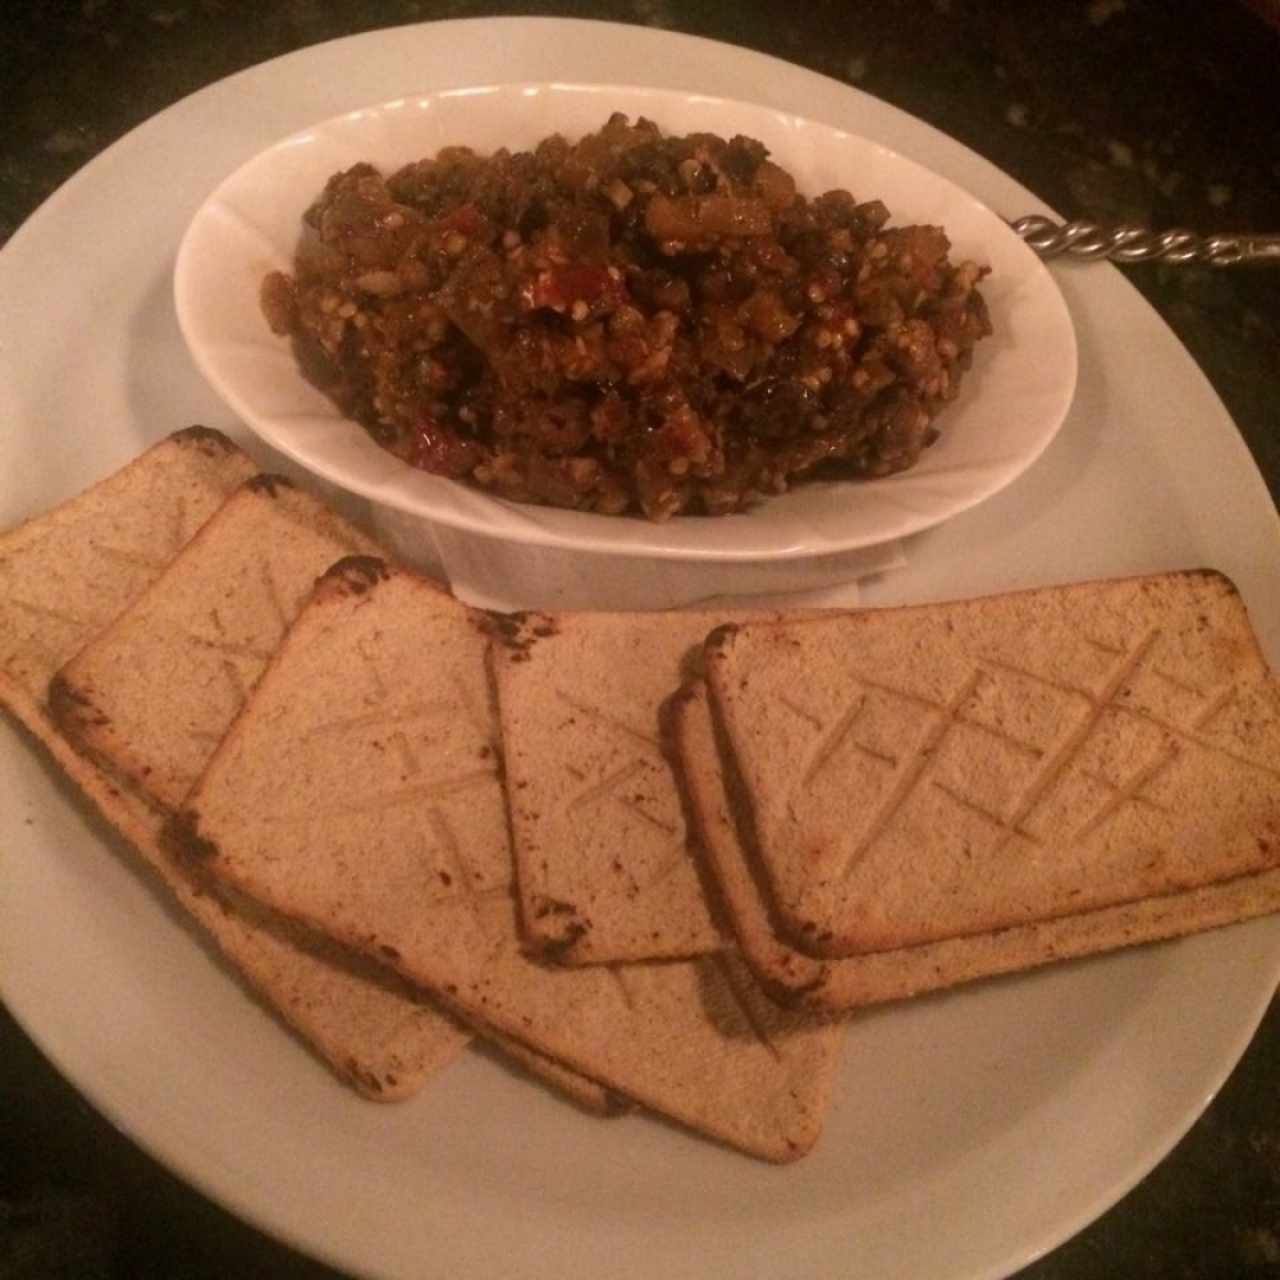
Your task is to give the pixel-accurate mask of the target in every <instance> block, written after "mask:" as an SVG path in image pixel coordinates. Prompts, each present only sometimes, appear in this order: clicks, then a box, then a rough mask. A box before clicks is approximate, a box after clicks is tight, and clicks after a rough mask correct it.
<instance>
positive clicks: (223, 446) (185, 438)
mask: <svg viewBox="0 0 1280 1280" xmlns="http://www.w3.org/2000/svg"><path fill="white" fill-rule="evenodd" d="M169 438H170V439H171V440H173V441H174V442H175V443H177V444H184V445H185V444H190V445H195V446H196V447H197V448H202V449H205V450H206V452H207V451H208V449H210V448H214V449H218V450H220V451H221V452H222V453H239V452H240V446H239V445H238V444H236V442H235V441H234V440H232V439H231V437H230V436H227V435H224V434H223V433H222V432H221V431H219V430H218V429H217V428H216V427H204V426H201V425H200V424H199V423H193V424H192V425H191V426H189V427H183V428H182V429H181V430H179V431H175V432H174V433H173V434H172V435H171V436H170V437H169Z"/></svg>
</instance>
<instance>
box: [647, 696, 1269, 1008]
mask: <svg viewBox="0 0 1280 1280" xmlns="http://www.w3.org/2000/svg"><path fill="white" fill-rule="evenodd" d="M672 721H673V732H674V735H675V738H676V742H677V745H678V751H679V756H680V762H681V773H682V775H683V777H684V779H685V782H686V785H687V788H688V795H689V800H690V806H691V809H692V812H693V814H694V817H693V819H692V821H693V825H694V827H695V829H696V831H697V833H698V836H699V839H700V842H701V848H702V849H703V851H704V854H705V856H706V858H707V859H708V862H709V864H710V867H711V871H712V878H713V880H714V881H715V884H716V887H717V890H718V892H719V894H720V900H721V902H722V904H723V906H724V909H725V915H726V916H727V918H728V919H729V921H730V922H731V924H732V928H733V931H734V934H735V936H736V938H737V941H738V944H739V947H740V949H741V953H742V956H743V958H744V959H745V960H746V962H747V964H748V965H749V966H750V967H751V970H752V972H753V973H754V974H755V976H756V978H757V979H758V981H759V982H760V983H761V985H762V986H763V987H764V988H765V990H766V991H768V992H769V993H770V995H772V996H774V997H775V998H776V999H778V1000H781V1001H783V1002H786V1003H793V1004H797V1005H800V1006H803V1007H805V1008H810V1009H813V1010H815V1011H820V1012H822V1013H826V1014H841V1013H847V1012H849V1011H850V1010H853V1009H857V1008H861V1007H863V1006H866V1005H873V1004H880V1003H883V1002H886V1001H890V1000H900V999H903V998H906V997H909V996H915V995H921V994H923V993H925V992H929V991H938V990H942V989H945V988H948V987H954V986H958V985H960V984H962V983H965V982H971V981H974V980H975V979H979V978H989V977H994V976H996V975H998V974H1007V973H1017V972H1021V971H1023V970H1027V969H1032V968H1035V967H1037V966H1040V965H1045V964H1050V963H1053V962H1055V961H1059V960H1069V959H1073V958H1078V957H1081V956H1087V955H1094V954H1097V953H1100V952H1104V951H1113V950H1118V949H1120V948H1122V947H1127V946H1134V945H1137V944H1140V943H1146V942H1155V941H1158V940H1161V939H1165V938H1173V937H1179V936H1181V935H1184V934H1188V933H1194V932H1197V931H1201V930H1205V929H1212V928H1217V927H1221V926H1224V925H1229V924H1233V923H1236V922H1237V921H1240V920H1247V919H1250V918H1252V917H1254V916H1258V915H1264V914H1267V913H1268V912H1272V911H1276V910H1280V871H1266V872H1261V873H1259V874H1257V875H1252V876H1242V877H1239V878H1238V879H1234V880H1228V881H1224V882H1222V883H1220V884H1212V885H1208V886H1206V887H1204V888H1201V889H1193V890H1188V891H1186V892H1182V893H1173V894H1168V895H1164V896H1162V897H1155V898H1145V899H1142V900H1141V901H1138V902H1132V903H1125V904H1123V905H1122V906H1117V907H1105V908H1101V909H1099V910H1095V911H1086V912H1081V913H1079V914H1076V915H1071V916H1064V917H1062V918H1061V919H1056V920H1045V921H1042V922H1039V923H1036V924H1029V925H1019V926H1015V927H1012V928H1008V929H999V930H995V931H993V932H990V933H980V934H973V935H970V936H967V937H960V938H950V939H946V940H944V941H942V942H933V943H925V944H923V945H921V946H916V947H903V948H899V949H897V950H893V951H881V952H875V953H872V954H868V955H860V956H845V957H840V958H831V957H827V958H820V957H817V956H813V955H809V954H807V953H805V952H804V951H801V950H800V949H799V948H797V947H795V946H793V945H792V944H791V943H790V942H789V941H788V940H787V938H786V937H785V936H784V935H783V934H782V932H781V931H780V930H779V928H778V926H777V923H776V921H775V920H774V919H773V917H772V915H771V910H770V903H769V897H768V891H767V888H766V886H765V885H764V884H763V882H762V877H761V873H760V869H759V866H758V864H757V863H756V861H755V860H754V859H753V857H752V855H751V853H750V852H749V847H748V846H749V840H750V836H749V818H748V816H747V815H746V814H744V813H743V812H742V808H741V806H740V805H739V804H735V802H734V799H733V790H734V789H733V787H732V786H731V785H730V784H729V783H728V782H727V781H726V777H725V762H724V760H723V757H722V753H721V751H720V749H719V747H718V745H717V741H716V733H715V725H714V723H713V720H712V711H711V705H710V702H709V700H708V696H707V691H706V687H705V685H704V684H703V683H701V682H695V683H693V684H691V685H689V686H688V687H687V688H686V689H685V690H684V691H683V692H682V694H681V696H680V697H679V698H678V699H677V700H676V701H675V704H674V712H673V716H672Z"/></svg>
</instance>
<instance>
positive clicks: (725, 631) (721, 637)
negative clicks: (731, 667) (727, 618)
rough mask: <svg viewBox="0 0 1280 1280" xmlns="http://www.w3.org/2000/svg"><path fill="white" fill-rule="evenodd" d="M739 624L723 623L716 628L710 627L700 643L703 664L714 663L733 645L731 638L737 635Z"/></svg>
mask: <svg viewBox="0 0 1280 1280" xmlns="http://www.w3.org/2000/svg"><path fill="white" fill-rule="evenodd" d="M740 626H741V623H737V622H724V623H721V625H720V626H718V627H712V629H711V630H710V631H709V632H708V633H707V638H706V639H705V640H704V641H703V642H702V654H703V660H704V661H705V662H715V661H716V660H717V659H719V658H720V657H721V656H722V655H723V654H724V652H725V650H726V649H728V647H729V645H730V644H732V643H733V638H734V636H736V635H737V634H738V630H739V628H740Z"/></svg>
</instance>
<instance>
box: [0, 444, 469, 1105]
mask: <svg viewBox="0 0 1280 1280" xmlns="http://www.w3.org/2000/svg"><path fill="white" fill-rule="evenodd" d="M253 473H254V465H253V462H252V461H251V460H250V459H249V458H248V456H247V455H246V454H244V453H242V452H241V451H240V450H239V449H238V448H237V447H236V446H235V445H234V444H232V442H231V441H230V440H228V439H227V438H226V437H225V436H222V435H220V434H219V433H217V432H214V431H209V430H207V429H205V428H190V429H188V430H185V431H180V432H177V433H176V434H175V435H173V436H170V437H168V438H167V439H165V440H164V441H161V442H160V443H159V444H157V445H155V446H153V447H152V448H151V449H150V450H148V451H147V452H146V453H144V454H143V455H141V457H139V458H137V459H136V460H135V461H133V462H131V463H130V464H128V465H127V466H126V467H125V468H124V469H123V470H122V471H120V472H118V473H116V474H115V475H113V476H110V477H108V478H107V479H106V480H103V481H102V482H100V483H99V484H97V485H95V486H94V487H93V488H91V489H89V490H87V491H86V492H85V493H83V494H81V495H79V496H78V497H75V498H72V499H70V500H69V501H68V502H66V503H65V504H63V505H62V506H60V507H57V508H55V509H54V510H53V511H51V512H49V513H47V514H46V515H43V516H38V517H35V518H33V519H32V520H29V521H27V522H26V523H25V524H22V525H20V526H18V527H17V528H16V529H14V530H11V531H9V532H7V533H5V534H3V535H0V584H2V586H3V594H2V596H0V654H3V655H4V657H3V661H2V662H0V705H3V706H4V707H5V708H6V709H7V710H8V711H10V712H11V713H12V714H13V715H14V717H15V718H16V719H17V720H18V722H19V723H20V724H22V725H24V726H25V727H26V729H27V730H28V731H29V732H30V733H31V734H32V735H34V737H35V738H36V739H37V740H38V741H39V742H40V743H41V744H42V745H43V747H44V748H45V750H46V751H47V752H48V754H49V756H50V757H51V758H52V760H53V761H54V762H55V763H56V764H57V765H58V766H59V768H60V769H61V770H62V771H63V772H64V773H65V774H66V775H67V776H68V777H69V778H70V779H71V781H72V782H73V783H75V785H76V786H77V787H78V788H79V790H80V791H81V792H82V793H83V794H84V795H85V796H86V798H87V799H88V800H89V801H90V802H91V803H92V805H93V806H94V807H95V808H96V809H97V811H98V812H99V813H100V814H101V815H102V816H103V817H105V818H106V820H107V821H108V822H109V823H110V824H111V826H112V827H114V828H115V829H116V830H117V831H118V832H119V833H120V834H121V835H123V836H124V837H125V839H126V840H127V841H128V842H129V843H130V844H131V845H132V846H133V847H134V849H135V850H136V851H137V853H138V854H139V855H140V856H141V857H142V859H143V860H144V861H145V862H146V863H147V864H148V865H149V866H150V867H151V869H152V870H153V871H154V872H155V873H157V874H158V875H159V877H160V878H161V880H162V881H163V882H164V883H165V884H166V885H167V887H168V889H169V890H170V891H171V892H172V893H173V894H174V896H175V897H176V898H177V900H178V901H179V903H181V905H182V906H184V907H185V908H186V909H187V911H188V912H190V913H191V915H192V916H193V917H194V918H195V919H196V920H197V921H198V922H199V923H200V924H201V925H203V926H204V928H205V929H206V930H207V932H208V935H209V936H210V938H212V940H213V942H214V943H215V944H216V945H217V947H218V949H219V950H220V951H221V953H222V954H223V955H224V956H225V957H226V958H227V960H229V961H230V962H231V963H232V964H233V965H234V966H235V968H236V969H238V970H239V972H240V973H241V974H242V975H243V976H244V978H245V979H246V980H247V982H248V983H249V984H250V986H251V987H253V988H254V989H255V990H256V991H257V992H258V993H259V994H260V995H261V996H262V997H263V998H264V999H265V1000H267V1001H268V1002H269V1003H270V1004H271V1005H272V1006H274V1007H275V1009H276V1010H277V1011H278V1012H279V1013H280V1015H281V1016H282V1017H283V1018H284V1020H285V1021H286V1022H287V1023H289V1024H290V1025H291V1026H293V1027H294V1029H295V1030H297V1031H298V1032H299V1033H300V1034H301V1035H302V1036H303V1037H304V1038H305V1039H306V1040H307V1041H308V1042H309V1043H310V1044H311V1045H312V1046H313V1047H314V1048H315V1050H316V1051H317V1052H318V1053H319V1054H320V1056H321V1057H323V1058H324V1059H325V1060H326V1061H327V1062H329V1063H330V1065H331V1066H332V1067H333V1068H334V1070H335V1071H336V1072H337V1073H338V1074H339V1075H340V1076H341V1077H342V1078H344V1079H346V1080H349V1081H351V1083H353V1084H354V1085H355V1087H356V1088H357V1089H359V1090H360V1091H361V1092H362V1093H364V1094H365V1095H366V1096H369V1097H374V1098H380V1099H392V1098H399V1097H405V1096H408V1095H409V1094H411V1093H413V1092H415V1091H416V1090H417V1089H418V1088H419V1087H420V1086H421V1085H422V1083H423V1082H424V1081H425V1079H426V1078H427V1077H428V1076H429V1075H430V1074H432V1073H433V1072H434V1071H436V1070H437V1069H439V1068H440V1067H441V1066H443V1065H444V1064H445V1063H446V1062H447V1061H449V1060H451V1059H452V1058H453V1057H454V1056H456V1054H457V1053H458V1052H459V1051H460V1050H461V1048H462V1047H463V1045H464V1044H465V1043H466V1042H467V1040H468V1038H469V1037H468V1036H467V1034H466V1033H464V1032H462V1031H460V1030H459V1029H458V1028H457V1027H456V1026H455V1025H454V1024H453V1022H452V1021H451V1020H449V1019H447V1018H444V1017H443V1016H442V1015H440V1014H439V1013H438V1012H436V1011H435V1010H434V1009H430V1008H428V1007H426V1006H425V1005H424V1004H423V1003H422V1001H421V1000H420V998H418V997H417V996H415V995H412V994H411V993H409V992H408V990H407V989H406V988H404V987H402V986H400V985H398V984H394V983H390V982H388V980H387V978H386V976H385V975H384V974H382V973H381V972H378V971H375V969H374V967H373V966H372V965H369V964H368V963H366V962H363V961H360V960H359V959H358V958H356V959H353V958H351V957H349V956H345V955H344V956H338V955H337V954H336V953H337V951H338V949H337V948H336V947H333V946H332V945H331V944H329V945H325V944H318V947H319V950H318V951H315V950H312V949H310V948H309V947H304V946H302V945H301V943H300V939H299V938H298V936H297V930H296V928H294V927H292V926H289V925H288V924H287V923H285V922H283V921H278V920H277V921H273V922H271V923H270V924H265V923H259V922H257V919H256V918H257V917H260V916H261V915H262V913H261V912H260V911H254V913H253V917H250V916H247V915H245V914H244V913H243V912H242V911H241V910H240V909H238V908H237V907H236V906H235V905H233V903H232V901H231V896H230V895H229V894H228V893H227V892H226V889H225V887H220V886H217V885H214V884H212V883H211V882H207V881H206V880H205V879H204V878H200V877H193V876H192V874H191V873H190V871H189V869H187V868H185V867H183V866H180V865H179V864H177V863H176V862H174V860H173V859H172V858H171V857H170V856H169V855H168V854H167V853H165V851H164V850H163V849H162V848H161V846H160V844H159V842H158V834H159V831H160V827H161V825H162V818H161V816H160V815H158V814H157V812H156V810H155V809H153V808H152V807H151V806H150V805H149V804H147V803H146V802H145V801H144V800H143V798H142V797H141V796H140V795H138V794H137V793H135V792H133V791H132V790H131V789H130V788H128V787H127V786H125V785H123V784H122V783H120V782H118V781H116V780H114V779H112V778H109V777H107V776H106V775H105V774H104V773H103V772H102V771H101V770H100V769H98V768H97V767H95V766H94V765H93V764H92V763H90V762H89V761H88V760H86V759H85V758H84V757H82V756H81V755H80V754H78V753H77V752H76V751H75V750H74V749H73V748H72V746H71V745H70V744H69V743H68V742H67V741H66V739H64V738H63V737H62V735H61V734H60V733H59V732H58V731H57V728H56V726H55V725H54V723H53V721H52V720H51V718H50V716H49V714H48V711H47V707H46V704H45V690H46V688H47V686H48V684H49V681H50V679H51V677H52V676H53V675H54V674H55V672H56V671H57V670H58V668H59V666H61V664H62V663H63V662H64V661H66V660H67V659H68V658H69V657H71V656H72V655H73V654H74V653H75V652H76V651H77V650H78V648H79V647H80V646H82V645H83V644H84V643H85V642H86V641H88V640H90V639H91V638H92V637H93V636H94V635H95V634H97V633H98V631H99V630H100V629H101V628H102V627H103V626H105V625H106V624H108V623H110V622H111V621H112V620H113V619H114V618H115V617H116V616H118V615H119V614H120V613H121V612H122V611H123V610H124V609H125V608H127V607H128V606H129V605H130V604H131V603H132V602H133V601H134V600H135V599H136V598H138V597H139V596H140V595H141V594H142V593H143V592H144V591H145V589H146V588H147V586H148V585H149V584H150V583H151V582H153V581H154V580H155V579H156V578H157V577H159V575H160V574H161V573H162V572H163V571H164V569H165V567H166V565H167V564H168V563H169V562H170V561H172V559H173V558H174V556H175V555H176V554H177V553H178V552H179V550H180V549H181V547H182V545H183V544H184V540H186V539H188V538H189V537H190V536H192V535H193V534H194V533H195V531H196V530H197V529H198V528H199V527H200V526H201V525H202V524H203V523H204V521H205V520H206V519H207V518H208V517H210V516H212V515H213V513H214V512H215V511H216V510H218V508H219V507H220V506H221V505H222V503H223V502H224V501H225V499H226V498H227V496H228V495H229V494H230V493H231V492H233V491H234V490H235V489H236V488H237V487H238V486H239V485H240V484H242V483H243V482H244V481H245V479H246V478H247V477H248V476H251V475H252V474H253Z"/></svg>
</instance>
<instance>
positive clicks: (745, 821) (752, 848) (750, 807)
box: [707, 690, 831, 1004]
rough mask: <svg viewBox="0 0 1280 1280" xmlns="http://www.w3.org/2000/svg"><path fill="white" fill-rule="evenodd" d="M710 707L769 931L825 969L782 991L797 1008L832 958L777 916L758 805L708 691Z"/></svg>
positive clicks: (822, 979)
mask: <svg viewBox="0 0 1280 1280" xmlns="http://www.w3.org/2000/svg"><path fill="white" fill-rule="evenodd" d="M707 706H708V709H709V710H710V713H711V730H712V733H713V734H714V735H715V741H716V754H717V756H718V757H719V762H720V776H721V777H722V778H723V780H724V794H725V804H726V806H727V808H728V811H729V816H730V818H731V819H732V820H733V825H734V829H735V830H736V831H737V834H738V843H739V845H741V847H742V860H743V864H744V867H745V870H746V872H747V874H748V875H749V876H750V877H751V879H752V881H753V882H754V884H755V886H756V893H757V895H758V896H759V899H760V902H761V903H762V905H763V907H764V911H765V915H766V919H767V921H768V925H769V931H770V932H771V933H772V934H773V936H774V937H775V938H776V939H777V940H778V944H779V947H780V948H781V949H783V950H791V951H795V952H797V953H798V954H799V955H801V956H804V957H806V958H807V959H809V960H814V961H817V962H818V963H819V964H820V965H821V966H822V968H821V970H820V971H819V973H818V975H817V976H816V977H815V978H814V979H813V981H811V982H805V983H802V984H798V985H796V986H794V987H787V988H783V990H784V991H785V993H786V995H785V1003H788V1004H794V1003H796V1002H797V1001H799V1000H803V999H804V998H805V997H806V996H807V995H809V994H811V993H812V992H813V991H815V990H816V989H818V988H820V987H821V986H823V985H824V984H825V983H826V981H827V978H828V975H829V972H830V964H831V957H830V956H824V955H818V954H815V953H814V952H812V951H810V950H809V949H808V948H807V947H806V946H805V944H804V943H803V942H802V941H801V940H800V939H798V938H796V937H795V936H794V934H793V933H792V931H791V930H790V929H789V928H787V926H786V923H785V921H783V920H782V918H781V917H780V915H779V913H778V909H777V907H776V905H775V903H774V896H773V886H772V885H771V884H770V882H769V875H768V872H767V870H766V869H765V864H764V858H763V856H762V855H761V852H760V838H759V834H758V832H757V830H756V816H755V805H754V804H753V803H752V800H751V794H750V792H749V791H748V789H747V784H746V779H744V778H743V776H742V774H741V772H740V771H739V769H738V760H737V757H736V756H735V755H734V752H733V746H732V744H731V743H730V741H729V733H728V730H727V729H726V728H725V724H724V720H723V719H722V717H721V715H720V709H719V707H718V705H717V704H716V700H715V697H714V696H712V695H711V692H710V690H708V697H707ZM770 986H771V987H772V988H773V989H775V990H776V989H777V987H778V984H776V983H770Z"/></svg>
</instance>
